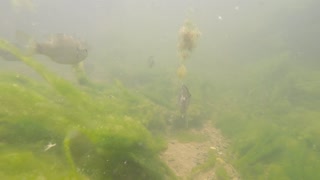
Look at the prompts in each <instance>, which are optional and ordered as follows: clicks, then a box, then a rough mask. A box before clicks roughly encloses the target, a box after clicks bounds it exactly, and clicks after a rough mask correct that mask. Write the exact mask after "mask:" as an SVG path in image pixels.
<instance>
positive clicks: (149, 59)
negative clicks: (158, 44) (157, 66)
mask: <svg viewBox="0 0 320 180" xmlns="http://www.w3.org/2000/svg"><path fill="white" fill-rule="evenodd" d="M154 63H155V62H154V57H153V56H150V57H149V58H148V66H149V68H152V67H153V66H154Z"/></svg>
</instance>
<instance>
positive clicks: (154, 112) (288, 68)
mask: <svg viewBox="0 0 320 180" xmlns="http://www.w3.org/2000/svg"><path fill="white" fill-rule="evenodd" d="M0 49H2V50H5V51H8V52H10V53H12V54H13V55H15V56H16V57H17V58H19V59H20V60H21V61H23V62H24V63H26V64H27V65H28V66H29V67H30V68H31V69H33V70H35V71H36V72H37V73H38V74H39V75H41V76H42V77H43V79H45V80H46V82H45V83H43V82H38V81H35V80H33V79H32V78H29V77H27V76H23V75H21V74H19V73H17V72H9V73H1V74H0V128H1V129H0V138H1V139H0V147H1V148H0V169H1V170H0V178H1V179H175V178H176V177H175V175H174V174H173V173H172V172H171V171H170V170H169V169H168V167H167V166H166V165H165V164H164V163H163V162H162V161H161V160H160V159H159V157H158V156H159V154H160V153H161V152H162V151H163V150H164V149H165V148H166V142H165V140H164V138H163V136H164V135H165V133H166V130H167V129H166V127H167V126H168V124H170V122H168V120H170V119H171V120H172V114H174V115H175V107H174V106H173V105H172V104H173V103H172V102H173V101H172V99H170V98H169V99H168V98H167V97H166V96H165V94H172V93H173V92H174V91H175V89H173V88H172V86H170V82H169V84H168V82H167V81H166V80H165V78H166V77H164V76H157V78H155V79H153V83H152V84H149V85H148V84H146V85H144V86H141V87H139V92H137V91H133V90H131V89H130V88H128V87H127V86H125V85H123V84H124V83H126V79H125V78H128V79H129V78H130V76H127V77H124V78H123V79H122V80H121V81H120V80H119V81H114V82H112V83H109V84H104V85H96V84H89V86H88V87H80V86H79V85H74V84H73V83H71V82H68V81H66V80H65V79H63V78H60V77H58V76H57V75H55V74H52V73H50V72H49V71H48V70H46V68H45V67H43V66H42V65H40V64H38V63H37V61H36V60H35V59H32V58H30V57H25V56H22V54H21V53H20V52H19V50H17V49H16V48H15V47H14V46H12V45H10V44H8V43H7V42H5V41H1V42H0ZM318 67H319V62H318V61H301V59H295V58H294V56H293V55H292V53H290V52H283V53H279V54H275V55H274V56H271V55H270V56H268V57H266V58H261V59H259V61H256V62H255V63H251V64H244V65H243V66H241V67H237V69H236V70H235V71H233V72H232V73H234V74H232V75H231V76H229V77H227V76H224V74H223V73H224V72H222V71H219V70H218V69H219V68H220V67H217V68H216V69H215V70H216V71H214V76H211V74H210V77H207V78H206V77H201V78H199V77H197V76H196V75H195V74H196V73H194V76H190V78H189V79H188V84H189V85H190V86H191V87H192V89H191V90H192V104H191V105H190V109H189V111H188V117H189V119H190V128H194V127H199V126H201V125H202V124H203V122H204V121H212V122H213V124H214V125H215V126H216V127H217V128H219V129H221V131H222V133H223V134H224V135H225V136H226V137H227V138H229V139H230V140H231V144H230V154H233V157H235V158H234V159H230V160H229V161H232V163H233V164H234V165H235V167H236V168H237V169H238V170H239V172H240V175H241V177H242V179H319V178H320V173H319V171H318V167H319V166H320V159H319V155H320V141H319V138H318V137H319V132H320V131H319V129H320V122H319V118H320V109H319V107H320V98H319V97H320V80H319V77H320V72H319V69H318ZM221 69H224V68H221ZM137 76H139V75H137ZM228 78H230V79H228ZM231 79H232V80H231ZM128 81H129V80H128ZM155 84H156V85H157V86H155ZM173 120H174V117H173ZM179 125H180V124H178V126H179ZM186 138H188V137H186ZM192 138H193V140H194V138H195V137H190V139H192ZM48 145H49V146H48ZM50 145H52V147H50ZM212 162H213V163H212ZM212 162H211V161H210V163H208V164H209V165H208V166H210V165H211V164H214V161H212ZM200 167H201V166H200ZM202 168H204V169H206V168H207V167H206V166H204V167H202ZM197 170H198V169H197ZM199 171H200V170H199ZM218 177H221V179H226V177H225V173H224V172H223V171H220V174H218Z"/></svg>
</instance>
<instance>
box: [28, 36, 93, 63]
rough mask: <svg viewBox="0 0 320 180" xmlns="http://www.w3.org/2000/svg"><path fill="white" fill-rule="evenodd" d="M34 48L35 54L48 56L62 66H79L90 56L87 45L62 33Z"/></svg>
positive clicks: (37, 44) (36, 44)
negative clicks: (78, 64)
mask: <svg viewBox="0 0 320 180" xmlns="http://www.w3.org/2000/svg"><path fill="white" fill-rule="evenodd" d="M34 46H35V47H34V51H35V53H37V54H43V55H46V56H48V57H50V58H51V59H52V60H53V61H55V62H57V63H60V64H77V63H80V62H81V61H83V60H85V59H86V58H87V56H88V51H87V48H86V45H85V43H83V42H82V41H80V40H79V39H77V38H75V37H73V36H70V35H66V34H62V33H60V34H54V35H51V36H50V37H49V38H48V39H47V40H46V41H45V42H42V43H35V45H34Z"/></svg>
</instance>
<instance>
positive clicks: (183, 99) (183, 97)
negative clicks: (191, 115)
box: [178, 84, 191, 117]
mask: <svg viewBox="0 0 320 180" xmlns="http://www.w3.org/2000/svg"><path fill="white" fill-rule="evenodd" d="M190 98H191V94H190V92H189V89H188V87H187V86H186V85H184V84H182V86H181V89H180V94H179V99H178V104H179V107H180V113H181V115H182V116H183V117H184V116H185V114H186V112H187V110H188V107H189V103H190Z"/></svg>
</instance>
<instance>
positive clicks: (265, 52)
mask: <svg viewBox="0 0 320 180" xmlns="http://www.w3.org/2000/svg"><path fill="white" fill-rule="evenodd" d="M30 2H31V3H32V5H33V6H34V8H33V9H32V10H30V9H28V8H27V7H25V6H21V7H19V8H17V9H18V10H15V9H14V8H13V7H12V5H11V3H10V1H4V2H2V3H1V7H0V9H1V14H0V15H1V16H0V18H1V19H0V20H1V30H0V33H1V34H0V35H1V37H3V38H5V39H9V40H11V41H15V32H16V31H23V32H26V33H28V34H30V36H32V37H34V38H35V39H37V40H43V39H45V37H46V36H48V35H49V34H53V33H68V34H72V35H75V36H77V37H79V38H82V39H84V40H86V41H87V42H88V44H89V45H90V50H89V57H88V59H87V60H86V61H87V62H88V63H89V64H94V66H95V67H96V68H95V71H103V70H107V69H108V67H107V66H110V64H111V65H112V64H114V63H116V64H117V63H120V64H123V66H127V65H128V66H130V65H136V66H145V63H146V61H147V58H148V57H149V56H151V55H153V56H154V57H155V60H156V62H157V66H160V67H168V68H176V66H177V64H178V57H177V46H176V44H177V37H178V34H177V32H178V29H179V27H180V26H181V25H182V23H183V21H184V20H185V19H186V18H190V19H191V20H192V21H193V22H194V23H195V24H196V25H197V26H198V28H199V29H200V31H201V33H202V36H201V40H199V42H198V48H197V49H196V50H195V52H194V53H193V55H192V58H191V59H190V60H189V62H188V64H187V65H188V68H189V71H194V72H195V71H196V70H195V69H200V70H201V71H202V72H208V71H214V70H215V68H218V69H221V67H217V66H219V63H222V64H224V65H226V66H225V67H223V68H224V70H225V71H228V70H229V69H228V68H231V69H230V70H231V71H234V68H232V66H238V65H241V64H244V63H250V62H255V61H257V60H259V59H262V58H263V57H268V56H272V54H277V53H280V52H284V51H290V52H291V53H294V54H296V55H297V57H299V58H300V57H303V59H304V61H311V60H312V59H314V58H315V57H318V56H319V52H318V47H317V46H316V45H317V43H318V42H319V36H317V33H318V32H319V29H320V27H319V23H318V21H317V17H318V14H319V13H318V11H317V8H316V7H317V5H318V4H319V2H318V1H315V0H313V1H312V0H309V1H299V0H283V1H275V0H274V1H263V0H260V1H240V0H230V1H222V0H220V1H219V0H214V1H206V0H202V1H193V0H188V1H182V0H173V1H165V0H164V1H157V0H138V1H129V0H127V1H126V0H121V1H115V0H108V1H102V0H96V1H85V0H79V1H74V0H70V1H62V0H56V1H37V0H34V1H30ZM1 63H2V62H1ZM51 65H52V66H54V64H51ZM220 65H221V64H220ZM57 66H58V67H59V68H64V67H63V66H61V65H57ZM101 68H102V69H101ZM104 68H105V69H104ZM225 68H227V69H225Z"/></svg>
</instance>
